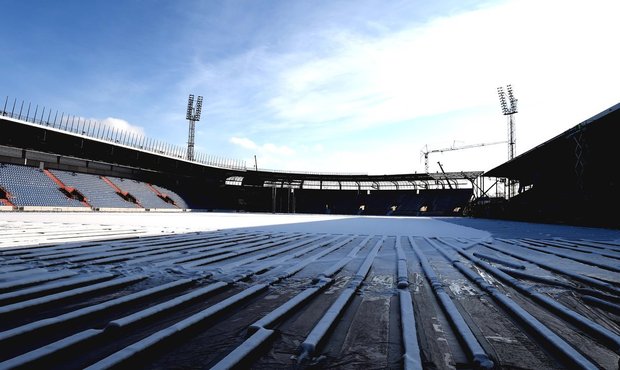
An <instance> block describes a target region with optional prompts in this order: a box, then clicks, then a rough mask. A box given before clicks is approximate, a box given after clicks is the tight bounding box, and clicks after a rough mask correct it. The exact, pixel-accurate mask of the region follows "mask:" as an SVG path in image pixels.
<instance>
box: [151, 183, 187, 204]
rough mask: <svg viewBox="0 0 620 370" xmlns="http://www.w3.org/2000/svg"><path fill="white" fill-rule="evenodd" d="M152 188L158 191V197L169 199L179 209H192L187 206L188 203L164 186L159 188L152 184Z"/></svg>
mask: <svg viewBox="0 0 620 370" xmlns="http://www.w3.org/2000/svg"><path fill="white" fill-rule="evenodd" d="M147 185H148V184H147ZM150 186H151V188H153V189H154V190H156V191H157V193H158V196H160V197H161V198H163V199H166V198H168V199H170V200H172V202H173V203H174V204H175V205H176V206H177V207H178V208H182V209H187V208H190V207H189V205H188V204H187V202H186V201H185V200H184V199H183V198H182V197H181V196H180V195H179V194H177V193H175V192H173V191H172V190H170V189H166V188H164V187H163V186H158V185H155V184H151V185H150Z"/></svg>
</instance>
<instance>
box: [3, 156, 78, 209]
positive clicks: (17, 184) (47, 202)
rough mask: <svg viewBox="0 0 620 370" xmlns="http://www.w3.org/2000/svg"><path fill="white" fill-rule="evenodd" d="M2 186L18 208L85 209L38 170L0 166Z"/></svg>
mask: <svg viewBox="0 0 620 370" xmlns="http://www.w3.org/2000/svg"><path fill="white" fill-rule="evenodd" d="M0 184H1V186H2V187H3V188H4V189H5V190H6V191H8V192H9V193H10V194H11V203H13V204H14V205H15V206H18V207H24V206H34V207H84V205H83V204H82V203H81V202H80V201H79V200H77V199H72V198H70V197H68V196H67V195H65V194H63V193H62V192H61V191H60V190H59V188H58V186H57V185H56V184H55V183H54V181H52V180H51V179H50V178H49V177H48V176H47V175H46V174H45V173H44V172H43V170H41V169H38V168H33V167H27V166H17V165H13V164H0Z"/></svg>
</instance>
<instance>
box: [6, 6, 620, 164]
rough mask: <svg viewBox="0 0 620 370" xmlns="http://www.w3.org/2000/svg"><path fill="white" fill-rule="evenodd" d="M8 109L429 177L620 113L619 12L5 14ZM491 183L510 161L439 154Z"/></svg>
mask: <svg viewBox="0 0 620 370" xmlns="http://www.w3.org/2000/svg"><path fill="white" fill-rule="evenodd" d="M0 6H1V7H2V14H3V21H2V22H1V23H0V34H1V35H2V36H3V37H2V47H1V49H0V50H1V51H0V77H1V81H2V82H1V83H0V94H2V95H4V96H7V95H8V96H10V97H11V98H15V97H16V98H18V99H25V100H28V101H31V102H32V103H33V104H40V105H45V106H47V107H53V108H55V109H59V110H61V111H64V112H69V113H71V114H75V115H78V116H81V117H85V118H88V119H97V120H99V121H104V122H107V123H109V124H113V125H115V126H118V127H122V128H125V129H129V130H134V131H136V132H140V133H143V134H144V135H146V136H148V137H151V138H154V139H160V140H167V141H169V142H170V143H172V144H176V145H185V143H186V141H187V122H186V121H185V106H186V102H187V96H188V94H190V93H193V94H195V95H202V96H204V100H205V103H204V107H203V114H202V119H201V121H200V122H198V124H197V132H196V151H197V152H204V153H209V154H212V155H217V156H221V157H231V158H237V159H244V160H246V161H247V163H248V165H251V164H253V156H254V155H256V156H257V157H258V165H259V167H261V168H269V169H279V170H298V171H324V172H362V173H371V174H383V173H410V172H415V171H417V172H421V171H423V169H424V164H423V162H422V161H421V159H420V150H421V149H422V148H423V147H424V146H425V145H428V147H429V148H443V147H449V146H451V145H468V144H475V143H485V142H495V141H501V140H505V139H506V136H507V128H506V118H505V117H504V116H502V115H501V111H500V107H499V102H498V99H497V94H496V88H497V87H498V86H505V85H506V84H512V85H513V87H514V90H515V94H516V97H517V98H518V99H519V113H518V114H517V115H516V116H515V118H516V122H517V153H522V152H524V151H525V150H527V149H530V148H532V147H534V146H536V145H538V144H540V143H541V142H543V141H544V140H547V139H549V138H551V137H553V136H555V135H557V134H559V133H560V132H562V131H563V130H565V129H568V128H569V127H572V126H574V125H575V124H577V123H579V122H581V121H582V120H584V119H587V118H589V117H590V116H592V115H594V114H596V113H598V112H600V111H602V110H604V109H606V108H608V107H610V106H612V105H614V104H616V103H618V102H619V101H620V99H619V98H620V94H618V91H620V90H619V88H618V86H620V74H619V73H618V65H620V51H619V50H618V48H617V47H615V45H616V44H617V40H616V38H617V36H618V35H619V34H620V23H618V22H617V20H616V17H617V14H620V2H618V1H617V0H610V1H603V0H593V1H588V2H576V1H575V2H572V1H555V0H549V1H530V0H520V1H516V0H515V1H509V0H507V1H413V0H409V1H397V0H393V1H385V0H382V1H379V0H372V1H371V0H359V1H338V0H332V1H318V0H317V1H310V0H304V1H302V0H300V1H292V0H287V1H275V0H273V1H272V0H264V1H257V0H254V1H250V0H236V1H235V0H230V1H223V0H222V1H189V0H188V1H163V0H125V1H117V0H107V1H101V0H95V1H73V0H71V1H67V0H64V1H62V2H50V1H43V0H39V1H30V0H23V1H4V2H2V5H0ZM430 159H431V160H430V164H431V166H430V170H431V171H437V170H439V168H438V166H437V164H436V162H437V161H441V163H442V165H443V166H444V168H445V169H446V170H447V171H461V170H488V169H491V168H492V167H494V166H496V165H498V164H500V163H502V162H504V161H505V160H506V159H507V148H506V146H504V145H496V146H492V147H485V148H479V149H469V150H462V151H454V152H450V153H443V154H433V155H431V158H430Z"/></svg>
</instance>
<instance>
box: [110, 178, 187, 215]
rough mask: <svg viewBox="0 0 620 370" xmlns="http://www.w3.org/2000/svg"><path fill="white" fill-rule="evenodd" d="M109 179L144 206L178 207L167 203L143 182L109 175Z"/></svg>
mask: <svg viewBox="0 0 620 370" xmlns="http://www.w3.org/2000/svg"><path fill="white" fill-rule="evenodd" d="M108 179H109V180H110V181H111V182H112V183H114V185H116V186H117V187H119V188H120V189H121V190H122V191H123V192H125V193H129V194H131V195H132V196H133V197H134V198H135V199H137V200H138V201H139V203H140V205H141V206H142V207H144V208H171V209H176V208H177V207H176V206H175V205H174V204H171V203H167V202H165V201H164V200H163V199H161V198H160V197H158V196H157V194H156V193H155V192H154V191H153V190H152V189H150V188H149V187H148V185H147V184H145V183H143V182H140V181H136V180H129V179H123V178H118V177H108Z"/></svg>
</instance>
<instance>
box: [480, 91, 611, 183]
mask: <svg viewBox="0 0 620 370" xmlns="http://www.w3.org/2000/svg"><path fill="white" fill-rule="evenodd" d="M619 134H620V103H618V104H616V105H614V106H612V107H610V108H608V109H606V110H604V111H602V112H601V113H599V114H597V115H595V116H593V117H591V118H589V119H587V120H585V121H583V122H581V123H579V124H578V125H576V126H574V127H572V128H571V129H569V130H566V131H565V132H563V133H561V134H559V135H557V136H555V137H554V138H552V139H550V140H548V141H546V142H544V143H542V144H540V145H538V146H536V147H535V148H533V149H530V150H528V151H527V152H525V153H523V154H521V155H519V156H517V157H515V158H514V159H512V160H510V161H508V162H505V163H503V164H501V165H499V166H497V167H495V168H493V169H492V170H489V171H487V172H486V173H485V174H484V176H487V177H506V178H510V179H515V180H519V181H520V182H521V183H522V184H533V183H535V182H537V181H539V180H540V179H542V178H550V177H553V178H555V179H556V181H563V180H569V181H572V180H575V177H577V175H578V174H577V173H576V172H575V171H582V170H583V171H586V172H590V174H592V175H596V176H601V175H603V174H604V172H609V171H605V167H604V166H606V165H607V164H608V163H609V161H608V160H609V159H611V158H619V157H620V146H618V137H620V135H619ZM603 163H604V165H603ZM602 165H603V167H601V166H602ZM586 172H583V173H582V174H583V175H585V174H586Z"/></svg>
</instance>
